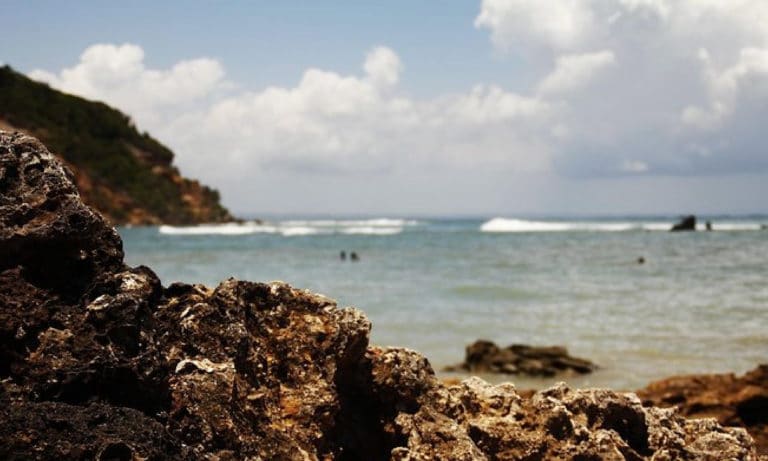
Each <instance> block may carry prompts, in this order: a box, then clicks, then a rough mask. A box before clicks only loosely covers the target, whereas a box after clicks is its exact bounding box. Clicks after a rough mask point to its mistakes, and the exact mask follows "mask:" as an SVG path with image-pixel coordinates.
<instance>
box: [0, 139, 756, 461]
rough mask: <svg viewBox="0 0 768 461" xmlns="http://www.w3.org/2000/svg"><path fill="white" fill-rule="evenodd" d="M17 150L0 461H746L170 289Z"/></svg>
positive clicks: (1, 167) (66, 187)
mask: <svg viewBox="0 0 768 461" xmlns="http://www.w3.org/2000/svg"><path fill="white" fill-rule="evenodd" d="M122 256H123V254H122V248H121V240H120V238H119V236H118V235H117V234H116V233H115V231H114V230H113V229H112V228H111V227H109V226H108V225H107V223H106V222H105V221H104V219H103V218H102V217H101V216H100V215H99V214H97V213H95V212H93V211H92V210H91V209H89V208H88V207H86V206H85V205H83V203H82V202H81V201H80V198H79V195H78V193H77V191H76V190H75V187H74V186H73V183H72V182H71V178H70V177H69V175H68V174H67V171H66V170H65V169H64V168H63V167H62V166H61V164H60V163H58V161H57V160H56V159H55V158H54V157H53V156H52V155H51V154H50V153H49V152H48V151H47V150H46V149H45V147H44V146H43V145H42V144H40V143H39V142H37V141H36V140H34V139H33V138H30V137H28V136H24V135H20V134H13V135H11V134H5V133H0V359H1V361H0V459H10V460H47V459H56V460H86V459H99V460H164V459H172V460H197V459H202V460H241V459H242V460H355V459H362V460H389V459H391V460H433V459H434V460H485V459H487V460H536V459H572V460H599V459H606V460H643V459H653V460H673V459H683V460H722V459H734V460H756V459H758V458H757V454H756V451H755V446H754V442H753V441H752V439H751V438H750V437H749V435H748V434H747V432H746V431H744V430H743V429H739V428H725V427H723V426H721V425H719V424H718V423H717V422H716V421H715V420H713V419H704V420H687V419H685V418H684V417H683V416H681V415H680V414H679V413H678V412H677V410H675V409H658V408H646V407H643V406H642V405H641V402H640V400H639V399H638V398H637V397H636V396H634V395H633V394H621V393H616V392H612V391H609V390H571V389H568V388H567V387H565V386H558V387H554V388H552V389H549V390H546V391H542V392H539V393H537V394H535V395H534V396H533V397H532V398H530V399H523V398H522V397H521V396H520V395H519V394H518V393H517V392H516V390H515V388H514V386H512V385H511V384H502V385H497V386H492V385H490V384H487V383H485V382H483V381H481V380H479V379H474V378H473V379H469V380H466V381H463V382H461V383H459V384H457V385H455V386H446V385H444V384H441V382H440V381H439V380H437V379H436V378H435V375H434V372H433V370H432V368H431V366H430V364H429V362H428V361H427V359H426V358H424V357H423V356H421V355H419V354H418V353H416V352H413V351H409V350H406V349H398V348H378V347H374V346H370V345H369V344H368V338H369V333H370V328H371V325H370V322H369V321H368V320H367V318H366V317H365V316H364V315H363V314H362V312H360V311H358V310H356V309H353V308H339V307H338V306H337V305H336V303H335V302H334V301H332V300H331V299H328V298H326V297H323V296H320V295H317V294H313V293H310V292H307V291H303V290H298V289H295V288H292V287H290V286H288V285H286V284H284V283H279V282H274V283H253V282H245V281H237V280H226V281H224V282H222V283H221V284H220V285H219V286H217V287H213V288H211V287H206V286H202V285H194V284H181V283H177V284H173V285H170V286H168V287H164V286H162V285H161V283H160V282H159V280H158V278H157V276H156V275H155V274H154V273H153V272H152V270H151V269H149V268H146V267H135V268H132V267H127V266H126V265H125V264H124V263H123V260H122Z"/></svg>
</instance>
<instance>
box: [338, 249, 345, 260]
mask: <svg viewBox="0 0 768 461" xmlns="http://www.w3.org/2000/svg"><path fill="white" fill-rule="evenodd" d="M339 259H340V260H342V261H346V260H347V252H346V251H344V250H341V253H339Z"/></svg>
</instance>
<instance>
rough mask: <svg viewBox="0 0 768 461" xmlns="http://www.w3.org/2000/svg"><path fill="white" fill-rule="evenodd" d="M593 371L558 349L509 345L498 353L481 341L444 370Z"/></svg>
mask: <svg viewBox="0 0 768 461" xmlns="http://www.w3.org/2000/svg"><path fill="white" fill-rule="evenodd" d="M596 368H597V366H596V365H595V364H594V363H592V362H590V361H589V360H585V359H580V358H578V357H572V356H570V355H569V354H568V350H567V349H566V348H564V347H562V346H549V347H536V346H527V345H524V344H512V345H511V346H507V347H505V348H503V349H502V348H500V347H499V346H497V345H496V344H495V343H493V342H491V341H486V340H482V339H481V340H478V341H475V342H474V343H472V344H470V345H469V346H467V350H466V357H465V358H464V362H463V363H460V364H458V365H453V366H449V367H446V369H445V371H469V372H472V373H504V374H513V375H517V374H523V375H529V376H555V375H557V374H559V373H568V372H571V373H579V374H584V373H591V372H592V371H593V370H595V369H596Z"/></svg>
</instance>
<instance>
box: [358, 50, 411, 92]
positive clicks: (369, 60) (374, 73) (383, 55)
mask: <svg viewBox="0 0 768 461" xmlns="http://www.w3.org/2000/svg"><path fill="white" fill-rule="evenodd" d="M363 68H364V69H365V73H366V74H368V78H369V79H370V80H371V81H372V82H373V84H374V85H376V86H377V87H387V86H392V85H394V84H396V83H397V82H398V80H399V79H400V72H402V70H403V64H402V63H401V62H400V57H399V56H398V55H397V54H395V52H394V51H392V50H391V49H389V48H387V47H384V46H379V47H376V48H374V49H373V50H371V51H370V52H369V53H368V55H367V56H366V57H365V64H364V65H363Z"/></svg>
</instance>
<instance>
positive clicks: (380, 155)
mask: <svg viewBox="0 0 768 461" xmlns="http://www.w3.org/2000/svg"><path fill="white" fill-rule="evenodd" d="M401 68H402V64H401V63H400V59H399V57H398V56H397V55H396V54H395V53H394V51H392V50H390V49H389V48H384V47H378V48H375V49H374V50H373V51H371V52H370V53H368V55H367V57H366V59H365V62H364V64H363V70H364V71H365V73H364V74H363V75H360V76H355V75H346V76H345V75H340V74H338V73H335V72H330V71H323V70H319V69H309V70H307V71H305V72H304V75H303V77H302V78H301V80H300V81H299V83H298V84H297V85H296V86H295V87H270V88H266V89H264V90H262V91H256V92H248V93H242V94H237V95H234V96H231V97H228V98H225V99H223V100H220V101H218V102H216V103H215V104H213V105H212V106H211V107H210V108H209V109H207V110H205V111H201V112H199V113H197V114H194V115H192V116H187V117H185V118H183V119H180V120H179V121H177V122H176V123H174V124H171V125H170V126H169V127H168V129H167V136H166V137H167V138H168V139H175V140H184V142H185V146H186V148H188V149H189V150H193V149H195V148H197V149H200V146H201V145H211V147H212V148H213V146H216V149H217V150H219V151H222V150H223V151H224V152H225V153H228V155H229V158H230V160H231V162H232V163H233V164H238V165H239V166H238V171H237V172H235V173H236V174H247V173H248V171H249V169H250V170H251V171H253V170H255V169H291V170H297V171H327V172H333V171H337V172H338V171H358V172H365V171H368V172H371V171H391V170H397V169H409V168H413V167H415V166H419V165H422V166H426V165H435V164H437V165H440V168H448V169H451V168H457V167H459V166H465V165H474V166H475V167H476V168H482V167H483V165H492V166H493V167H494V168H502V169H509V170H510V171H540V170H543V169H546V168H548V164H549V156H548V151H547V150H546V148H545V147H544V144H543V143H542V142H541V140H540V139H538V138H536V137H535V136H534V137H532V136H531V135H530V133H531V132H533V133H536V132H538V131H541V128H540V127H542V126H544V125H546V123H547V120H548V119H549V118H550V117H551V116H552V108H551V107H550V105H549V104H548V103H547V102H545V101H542V100H540V99H538V98H535V97H525V96H521V95H519V94H515V93H511V92H508V91H505V90H503V89H502V88H500V87H498V86H488V85H477V86H475V87H474V88H472V89H471V90H470V91H468V92H466V93H464V94H456V95H445V96H441V97H438V98H434V99H427V100H418V99H411V98H407V97H404V96H402V95H399V94H398V92H397V88H396V83H397V81H398V79H399V72H400V69H401ZM197 127H203V132H202V133H201V132H200V131H198V130H197V129H196V128H197ZM532 127H536V128H535V129H532ZM198 138H201V139H198ZM224 155H227V154H224ZM200 160H201V161H200V163H199V165H198V167H197V168H195V169H196V170H197V169H200V170H201V173H202V172H203V171H202V169H203V168H204V167H203V161H204V159H202V158H201V159H200Z"/></svg>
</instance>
